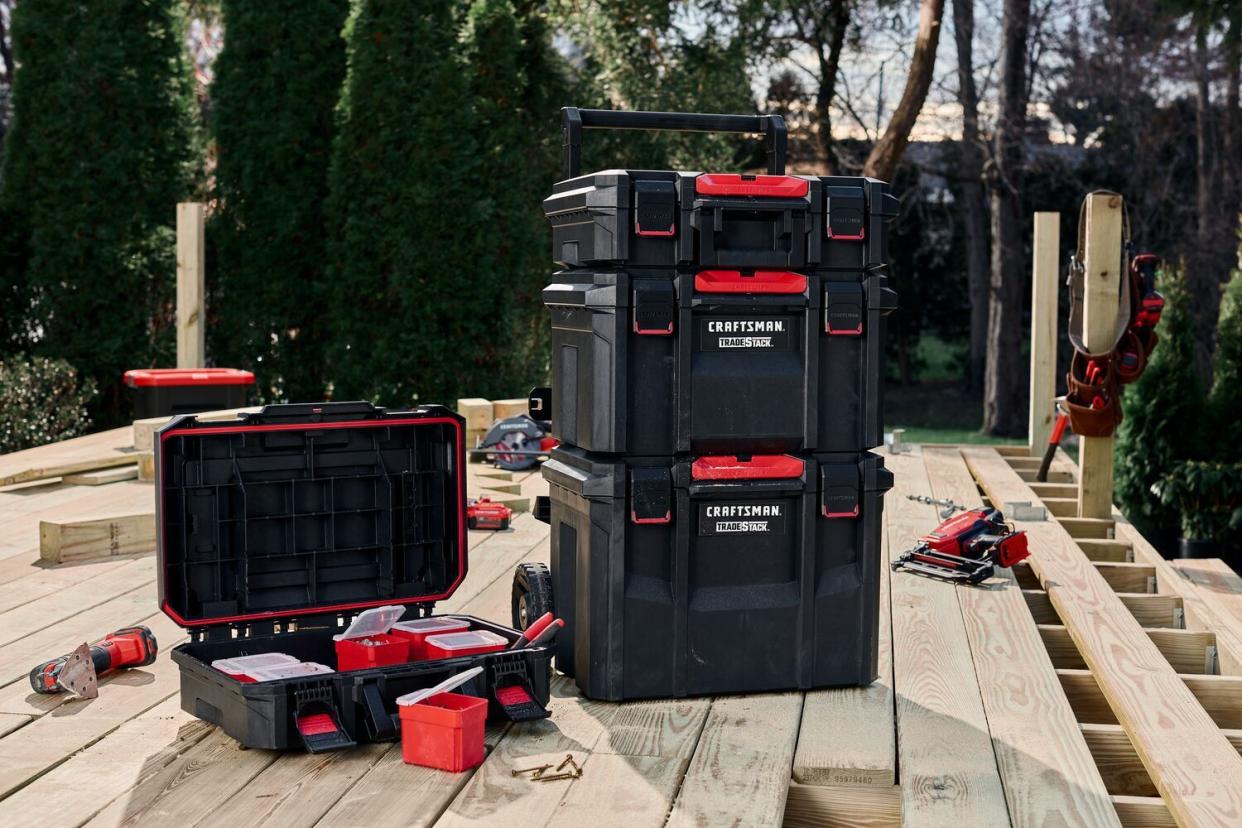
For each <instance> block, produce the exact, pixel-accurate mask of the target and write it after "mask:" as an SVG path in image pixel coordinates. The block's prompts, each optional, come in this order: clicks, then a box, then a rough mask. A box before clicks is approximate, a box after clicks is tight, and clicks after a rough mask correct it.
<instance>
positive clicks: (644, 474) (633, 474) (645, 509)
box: [630, 468, 673, 523]
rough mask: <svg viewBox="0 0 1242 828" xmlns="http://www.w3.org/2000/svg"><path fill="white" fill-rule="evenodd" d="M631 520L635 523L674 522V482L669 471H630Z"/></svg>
mask: <svg viewBox="0 0 1242 828" xmlns="http://www.w3.org/2000/svg"><path fill="white" fill-rule="evenodd" d="M630 520H631V521H633V522H634V523H670V522H672V520H673V480H672V476H671V475H670V474H669V470H668V469H661V468H655V469H652V468H647V469H644V468H635V469H631V470H630Z"/></svg>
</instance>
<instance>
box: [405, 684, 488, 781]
mask: <svg viewBox="0 0 1242 828" xmlns="http://www.w3.org/2000/svg"><path fill="white" fill-rule="evenodd" d="M398 710H399V712H400V715H401V758H402V759H404V760H405V762H406V764H408V765H422V766H423V767H426V768H439V769H440V770H446V771H451V772H453V773H461V772H462V771H465V770H469V769H470V768H475V767H478V766H479V765H481V764H482V763H483V753H484V751H483V726H484V723H485V722H486V721H487V699H479V698H475V697H474V696H462V695H460V694H458V693H438V694H436V695H434V696H432V697H431V698H429V699H424V700H423V701H421V702H419V703H418V704H402V705H398Z"/></svg>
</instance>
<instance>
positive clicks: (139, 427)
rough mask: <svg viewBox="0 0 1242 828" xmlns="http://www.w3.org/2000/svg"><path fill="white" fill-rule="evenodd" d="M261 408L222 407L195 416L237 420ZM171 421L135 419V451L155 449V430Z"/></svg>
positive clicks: (165, 418) (165, 419) (163, 419)
mask: <svg viewBox="0 0 1242 828" xmlns="http://www.w3.org/2000/svg"><path fill="white" fill-rule="evenodd" d="M259 410H260V407H259V406H248V407H246V408H222V409H220V410H218V411H202V412H200V413H198V414H195V415H194V416H195V417H197V418H198V419H199V420H212V421H215V420H236V419H237V415H238V414H254V413H256V412H258V411H259ZM171 421H172V417H145V418H143V419H141V420H134V421H133V424H132V425H131V428H132V429H133V433H134V437H133V440H134V442H133V445H134V451H135V452H140V453H142V452H145V453H150V452H152V451H154V450H155V432H157V431H159V430H160V429H161V428H163V427H164V426H166V425H167V424H168V423H169V422H171Z"/></svg>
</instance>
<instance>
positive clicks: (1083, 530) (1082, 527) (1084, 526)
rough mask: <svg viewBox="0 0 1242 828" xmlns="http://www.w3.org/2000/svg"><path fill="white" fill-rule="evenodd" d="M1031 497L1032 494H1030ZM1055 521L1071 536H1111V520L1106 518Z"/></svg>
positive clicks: (1060, 519)
mask: <svg viewBox="0 0 1242 828" xmlns="http://www.w3.org/2000/svg"><path fill="white" fill-rule="evenodd" d="M1032 499H1035V498H1034V495H1033V494H1032ZM1056 522H1057V523H1060V524H1061V526H1062V527H1063V528H1064V529H1065V531H1066V532H1068V533H1069V536H1070V537H1071V538H1100V539H1106V538H1111V537H1112V533H1113V521H1112V520H1109V519H1107V518H1076V517H1068V518H1057V520H1056Z"/></svg>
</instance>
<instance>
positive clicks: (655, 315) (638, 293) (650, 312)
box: [633, 279, 675, 336]
mask: <svg viewBox="0 0 1242 828" xmlns="http://www.w3.org/2000/svg"><path fill="white" fill-rule="evenodd" d="M673 299H674V294H673V285H672V283H671V282H669V281H667V280H663V279H635V280H634V298H633V302H634V333H636V334H643V335H645V336H671V335H672V333H673V315H674V312H675V311H674V301H673Z"/></svg>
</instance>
